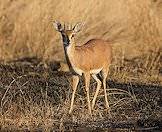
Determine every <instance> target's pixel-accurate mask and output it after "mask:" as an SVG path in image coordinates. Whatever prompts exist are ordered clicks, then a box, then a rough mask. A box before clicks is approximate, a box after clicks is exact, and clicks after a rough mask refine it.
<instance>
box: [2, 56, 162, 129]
mask: <svg viewBox="0 0 162 132" xmlns="http://www.w3.org/2000/svg"><path fill="white" fill-rule="evenodd" d="M33 62H36V61H32V59H30V61H28V63H27V62H22V61H21V62H12V63H10V64H1V65H0V101H1V102H0V103H1V109H0V130H1V131H60V130H62V131H63V130H64V131H153V130H157V131H160V130H162V86H161V85H160V83H158V81H157V82H156V83H154V84H153V83H152V84H149V83H148V84H147V83H143V84H142V83H141V82H128V81H126V82H122V81H120V80H115V79H114V78H113V77H110V78H109V79H108V80H107V86H108V87H109V88H108V93H109V101H110V107H111V113H112V118H110V117H109V115H108V114H107V112H106V109H105V106H104V97H103V95H104V94H103V90H102V89H101V91H100V95H99V97H98V99H97V104H96V107H95V110H94V111H93V117H92V118H91V117H90V116H89V115H88V111H87V103H86V97H85V93H84V84H83V81H81V83H80V85H79V88H78V90H77V95H76V98H75V106H74V112H73V115H69V114H68V110H69V107H70V98H71V92H72V90H71V88H70V81H71V80H70V76H71V75H70V73H64V72H58V71H56V70H57V69H58V68H59V64H58V63H54V64H51V65H50V67H49V68H48V69H46V68H44V67H43V66H42V65H40V64H39V60H38V62H37V63H33ZM121 73H122V71H121ZM95 87H96V83H95V82H94V80H91V99H92V97H93V95H94V92H95Z"/></svg>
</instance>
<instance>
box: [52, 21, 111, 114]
mask: <svg viewBox="0 0 162 132" xmlns="http://www.w3.org/2000/svg"><path fill="white" fill-rule="evenodd" d="M54 27H55V29H56V30H57V31H58V32H60V33H61V36H62V40H63V46H64V51H65V56H66V60H67V64H68V66H69V69H70V71H71V72H72V73H73V76H72V78H73V93H72V99H71V106H70V110H69V114H70V113H71V112H72V110H73V103H74V96H75V92H76V89H77V85H78V83H79V76H82V75H83V76H84V79H85V89H86V92H87V102H88V109H89V113H90V115H92V112H91V104H90V97H89V85H90V76H91V75H92V77H93V78H94V79H95V80H96V81H97V89H96V92H95V95H94V98H93V100H92V109H93V108H94V105H95V102H96V98H97V95H98V93H99V90H100V87H101V85H102V83H103V88H104V94H105V102H106V108H107V109H108V111H109V112H110V108H109V103H108V96H107V92H106V78H107V75H108V71H109V66H110V64H111V60H112V48H111V46H110V44H109V43H108V42H107V41H104V40H101V39H92V40H89V41H88V42H87V43H85V44H84V45H82V46H76V42H75V40H74V37H75V35H76V34H77V33H78V32H79V31H80V29H81V27H82V23H78V24H76V25H75V26H74V27H72V26H68V28H67V29H65V25H64V26H62V25H61V23H60V22H58V21H55V22H54ZM100 72H101V75H102V80H100V79H99V78H98V74H99V73H100Z"/></svg>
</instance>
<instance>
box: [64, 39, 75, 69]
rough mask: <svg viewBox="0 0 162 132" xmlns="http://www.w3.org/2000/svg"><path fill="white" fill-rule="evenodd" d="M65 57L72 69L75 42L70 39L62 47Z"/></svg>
mask: <svg viewBox="0 0 162 132" xmlns="http://www.w3.org/2000/svg"><path fill="white" fill-rule="evenodd" d="M64 49H65V57H66V61H67V64H68V66H69V68H70V69H71V70H73V65H74V60H75V42H74V41H72V42H71V43H70V44H69V45H68V46H66V47H64Z"/></svg>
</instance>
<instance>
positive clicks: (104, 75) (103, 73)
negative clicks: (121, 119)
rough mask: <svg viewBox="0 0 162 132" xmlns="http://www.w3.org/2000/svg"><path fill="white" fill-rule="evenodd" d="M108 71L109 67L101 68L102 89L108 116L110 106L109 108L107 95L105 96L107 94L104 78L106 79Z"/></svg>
mask: <svg viewBox="0 0 162 132" xmlns="http://www.w3.org/2000/svg"><path fill="white" fill-rule="evenodd" d="M108 71H109V67H105V68H103V70H102V76H103V88H104V95H105V103H106V108H107V109H108V112H109V114H110V106H109V102H108V95H107V92H106V78H107V75H108Z"/></svg>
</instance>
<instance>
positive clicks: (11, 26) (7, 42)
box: [0, 0, 162, 61]
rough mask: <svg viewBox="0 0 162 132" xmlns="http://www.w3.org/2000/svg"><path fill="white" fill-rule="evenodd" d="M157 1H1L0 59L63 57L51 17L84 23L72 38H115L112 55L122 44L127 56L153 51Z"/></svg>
mask: <svg viewBox="0 0 162 132" xmlns="http://www.w3.org/2000/svg"><path fill="white" fill-rule="evenodd" d="M64 3H66V5H65V4H64ZM78 5H79V7H78ZM160 6H161V2H159V1H156V2H155V1H154V2H153V1H151V0H145V1H141V2H139V1H138V0H129V1H127V2H125V1H124V0H115V1H110V0H109V1H99V0H95V1H94V0H90V1H82V0H77V1H74V0H70V1H69V2H67V1H65V0H62V1H57V0H55V1H53V0H48V1H46V0H43V1H42V0H37V1H32V0H28V1H20V0H15V1H10V0H6V1H1V8H0V38H1V40H0V47H1V48H0V50H1V51H0V60H4V61H8V60H13V59H14V60H15V59H17V58H22V57H26V56H29V57H32V56H36V57H38V58H42V59H43V60H63V49H62V45H61V41H60V36H59V35H58V34H57V33H56V32H55V31H54V29H53V26H52V21H53V20H60V21H63V22H66V23H73V24H74V23H76V22H78V21H81V22H84V23H85V27H84V29H83V31H82V32H81V33H80V34H79V35H78V38H76V41H77V42H78V43H80V44H82V43H84V42H86V41H87V40H88V39H90V38H93V37H100V38H103V39H106V40H110V41H113V43H116V42H118V43H119V44H113V46H114V54H115V55H116V54H118V52H116V50H118V49H121V47H123V49H127V50H126V51H125V52H126V53H125V54H126V57H128V58H132V57H136V56H139V55H141V54H142V53H143V52H147V51H148V50H153V51H155V50H157V49H159V47H160V45H162V44H161V35H162V31H161V28H162V26H161V25H162V23H161V14H160V13H159V8H160ZM78 45H79V44H78ZM132 47H133V48H132Z"/></svg>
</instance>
